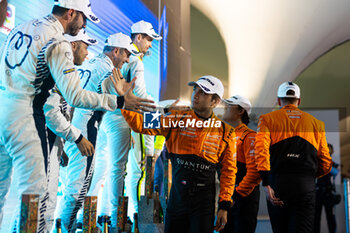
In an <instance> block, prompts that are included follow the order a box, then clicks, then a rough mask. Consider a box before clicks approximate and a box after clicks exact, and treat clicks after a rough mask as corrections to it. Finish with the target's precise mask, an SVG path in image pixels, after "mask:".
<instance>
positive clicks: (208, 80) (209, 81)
mask: <svg viewBox="0 0 350 233" xmlns="http://www.w3.org/2000/svg"><path fill="white" fill-rule="evenodd" d="M200 79H204V80H206V81H207V82H208V83H210V84H211V85H212V86H215V84H214V83H213V82H212V81H211V80H210V79H208V78H200Z"/></svg>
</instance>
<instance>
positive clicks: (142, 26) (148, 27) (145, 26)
mask: <svg viewBox="0 0 350 233" xmlns="http://www.w3.org/2000/svg"><path fill="white" fill-rule="evenodd" d="M131 33H132V34H136V33H143V34H147V35H148V36H150V37H151V38H152V39H154V40H161V39H162V37H161V36H160V35H158V34H157V33H156V32H155V31H154V28H153V26H152V24H150V23H149V22H146V21H143V20H141V21H139V22H137V23H134V24H133V25H132V26H131Z"/></svg>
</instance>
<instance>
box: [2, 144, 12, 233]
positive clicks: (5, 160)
mask: <svg viewBox="0 0 350 233" xmlns="http://www.w3.org/2000/svg"><path fill="white" fill-rule="evenodd" d="M11 180H12V158H11V157H10V156H9V154H8V153H7V151H6V149H5V147H4V146H2V145H0V231H1V229H2V228H1V226H2V219H3V215H4V205H5V202H6V199H7V196H8V194H9V190H10V185H11Z"/></svg>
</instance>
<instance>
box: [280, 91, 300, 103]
mask: <svg viewBox="0 0 350 233" xmlns="http://www.w3.org/2000/svg"><path fill="white" fill-rule="evenodd" d="M286 94H287V95H291V96H293V95H295V91H293V90H288V91H287V93H286ZM281 100H282V101H283V102H286V103H288V104H294V103H295V101H296V100H297V98H295V97H284V98H281Z"/></svg>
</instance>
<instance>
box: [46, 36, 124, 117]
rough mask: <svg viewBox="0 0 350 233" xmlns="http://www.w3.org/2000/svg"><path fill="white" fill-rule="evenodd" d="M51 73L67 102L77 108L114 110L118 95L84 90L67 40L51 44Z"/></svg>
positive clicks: (49, 62)
mask: <svg viewBox="0 0 350 233" xmlns="http://www.w3.org/2000/svg"><path fill="white" fill-rule="evenodd" d="M46 60H47V64H48V66H49V69H50V73H51V75H52V77H53V79H54V81H55V83H56V85H57V88H58V90H59V91H60V92H61V94H62V96H63V98H64V99H65V100H66V101H67V103H68V104H69V105H71V106H73V107H77V108H87V109H94V110H108V111H114V110H115V109H116V108H117V105H118V104H117V97H116V96H115V95H109V94H103V95H100V94H97V93H94V92H90V91H87V90H84V89H82V88H81V86H80V79H79V76H78V73H77V71H76V70H75V67H74V64H73V54H72V49H71V46H70V44H69V42H67V41H62V42H58V43H55V44H53V45H51V46H50V47H49V49H48V51H47V53H46Z"/></svg>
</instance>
